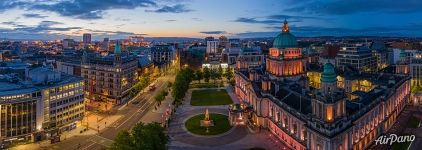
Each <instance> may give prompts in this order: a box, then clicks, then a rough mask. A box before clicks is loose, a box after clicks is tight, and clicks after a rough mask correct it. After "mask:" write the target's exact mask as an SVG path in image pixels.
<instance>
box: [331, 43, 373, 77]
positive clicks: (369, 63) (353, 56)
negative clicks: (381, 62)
mask: <svg viewBox="0 0 422 150" xmlns="http://www.w3.org/2000/svg"><path fill="white" fill-rule="evenodd" d="M335 59H336V67H337V68H339V69H340V70H344V68H346V67H348V66H349V67H353V68H355V69H357V70H358V71H361V72H375V71H376V69H377V64H376V63H377V61H376V57H373V54H372V51H371V50H370V49H369V48H368V47H366V46H359V45H350V46H344V47H341V48H340V50H339V52H338V53H337V56H336V58H335Z"/></svg>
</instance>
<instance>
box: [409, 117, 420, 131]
mask: <svg viewBox="0 0 422 150" xmlns="http://www.w3.org/2000/svg"><path fill="white" fill-rule="evenodd" d="M407 127H408V128H418V127H419V119H418V118H416V117H414V116H412V117H410V119H409V122H408V124H407Z"/></svg>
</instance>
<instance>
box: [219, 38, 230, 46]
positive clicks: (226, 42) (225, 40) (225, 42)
mask: <svg viewBox="0 0 422 150" xmlns="http://www.w3.org/2000/svg"><path fill="white" fill-rule="evenodd" d="M218 44H219V46H220V47H222V48H229V47H230V43H229V39H228V38H227V37H226V36H220V37H219V38H218Z"/></svg>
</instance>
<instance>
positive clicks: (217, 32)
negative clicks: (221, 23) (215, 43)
mask: <svg viewBox="0 0 422 150" xmlns="http://www.w3.org/2000/svg"><path fill="white" fill-rule="evenodd" d="M199 33H202V34H226V33H227V32H226V31H202V32H199Z"/></svg>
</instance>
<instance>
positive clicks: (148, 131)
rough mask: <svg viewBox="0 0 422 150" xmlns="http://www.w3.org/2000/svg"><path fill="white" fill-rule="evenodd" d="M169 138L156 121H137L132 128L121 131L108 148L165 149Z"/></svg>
mask: <svg viewBox="0 0 422 150" xmlns="http://www.w3.org/2000/svg"><path fill="white" fill-rule="evenodd" d="M168 140H169V138H168V136H167V135H166V134H165V133H164V128H163V127H161V125H160V124H158V123H149V124H146V125H145V124H144V123H138V124H136V125H135V126H134V127H133V128H132V130H130V131H129V132H128V131H121V132H119V134H118V135H117V137H116V139H115V140H114V143H113V144H112V145H111V146H110V147H109V149H110V150H138V149H154V150H165V149H166V144H167V142H168Z"/></svg>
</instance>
